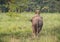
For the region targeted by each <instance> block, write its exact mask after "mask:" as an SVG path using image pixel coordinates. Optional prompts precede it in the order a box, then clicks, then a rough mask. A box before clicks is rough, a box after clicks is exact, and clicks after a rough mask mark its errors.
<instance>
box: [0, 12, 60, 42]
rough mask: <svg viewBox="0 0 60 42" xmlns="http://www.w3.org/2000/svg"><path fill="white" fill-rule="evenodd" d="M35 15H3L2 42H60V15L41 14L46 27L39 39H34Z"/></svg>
mask: <svg viewBox="0 0 60 42" xmlns="http://www.w3.org/2000/svg"><path fill="white" fill-rule="evenodd" d="M33 15H34V13H21V14H20V13H13V12H10V13H1V14H0V42H60V14H59V13H41V16H42V17H43V21H44V25H43V29H42V31H41V33H40V36H39V38H36V39H33V38H32V27H31V22H30V19H31V18H32V16H33Z"/></svg>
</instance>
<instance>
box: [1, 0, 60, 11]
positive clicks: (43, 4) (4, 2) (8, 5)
mask: <svg viewBox="0 0 60 42" xmlns="http://www.w3.org/2000/svg"><path fill="white" fill-rule="evenodd" d="M36 8H39V9H40V10H41V12H60V0H0V11H2V12H24V11H34V10H35V9H36Z"/></svg>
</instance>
